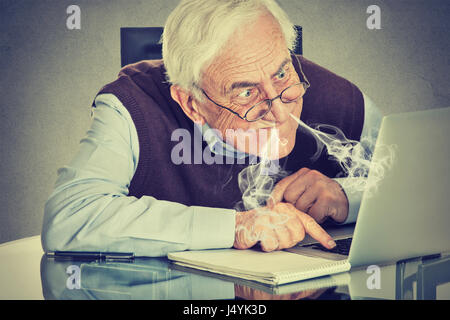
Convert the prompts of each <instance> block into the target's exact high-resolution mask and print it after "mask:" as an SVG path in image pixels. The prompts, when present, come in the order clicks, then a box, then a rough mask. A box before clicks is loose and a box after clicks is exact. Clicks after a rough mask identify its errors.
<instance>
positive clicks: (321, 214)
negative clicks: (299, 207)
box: [308, 199, 329, 224]
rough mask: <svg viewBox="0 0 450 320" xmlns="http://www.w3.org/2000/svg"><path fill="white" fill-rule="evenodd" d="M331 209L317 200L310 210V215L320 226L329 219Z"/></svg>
mask: <svg viewBox="0 0 450 320" xmlns="http://www.w3.org/2000/svg"><path fill="white" fill-rule="evenodd" d="M328 208H329V207H328V206H327V205H326V204H325V203H324V201H320V199H319V200H317V201H316V202H315V203H314V204H313V206H312V207H311V208H310V209H309V210H308V214H309V215H310V216H311V217H313V218H314V220H316V221H317V222H318V223H319V224H321V223H323V222H324V221H325V220H326V219H327V217H328V214H327V212H328V210H329V209H328Z"/></svg>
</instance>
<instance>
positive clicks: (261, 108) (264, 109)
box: [246, 101, 270, 121]
mask: <svg viewBox="0 0 450 320" xmlns="http://www.w3.org/2000/svg"><path fill="white" fill-rule="evenodd" d="M269 109H270V108H269V103H268V102H267V101H264V102H262V103H260V104H257V105H256V106H254V107H253V108H252V109H250V110H249V111H248V113H247V117H246V118H247V121H256V120H259V119H261V118H262V117H264V116H265V115H266V114H267V113H268V112H269Z"/></svg>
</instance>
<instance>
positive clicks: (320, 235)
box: [297, 210, 336, 249]
mask: <svg viewBox="0 0 450 320" xmlns="http://www.w3.org/2000/svg"><path fill="white" fill-rule="evenodd" d="M297 217H298V218H299V219H300V221H301V222H302V223H303V227H304V228H305V231H306V233H307V234H309V235H310V236H311V237H312V238H314V239H316V240H317V241H319V242H320V243H321V244H322V245H323V246H324V247H325V248H328V249H332V248H334V247H335V246H336V243H335V242H334V241H333V238H332V237H331V236H330V235H329V234H328V233H327V232H326V231H325V230H324V229H323V228H322V227H321V226H320V225H319V224H318V223H317V222H316V220H314V218H313V217H311V216H309V215H308V214H306V213H304V212H302V211H300V210H297Z"/></svg>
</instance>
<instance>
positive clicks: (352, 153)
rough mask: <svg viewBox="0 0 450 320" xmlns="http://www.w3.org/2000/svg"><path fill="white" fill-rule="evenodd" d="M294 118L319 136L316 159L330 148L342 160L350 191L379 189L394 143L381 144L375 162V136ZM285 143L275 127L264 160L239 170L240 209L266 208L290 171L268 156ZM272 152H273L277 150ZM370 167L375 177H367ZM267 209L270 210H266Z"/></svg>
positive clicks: (390, 159) (392, 154)
mask: <svg viewBox="0 0 450 320" xmlns="http://www.w3.org/2000/svg"><path fill="white" fill-rule="evenodd" d="M291 117H292V118H293V119H294V120H295V121H297V122H298V124H299V129H305V130H307V131H308V132H309V133H310V134H311V135H312V136H313V137H314V138H315V140H316V142H317V151H316V153H315V154H314V155H313V157H312V160H313V161H314V160H316V159H317V158H318V157H319V156H320V155H321V154H322V151H323V149H324V148H326V149H327V153H328V154H329V156H330V158H333V159H334V160H335V161H337V163H339V165H340V166H341V168H342V170H343V174H342V177H346V179H340V181H339V182H340V183H341V185H342V187H343V188H344V189H345V190H346V191H347V192H363V191H364V192H365V193H366V195H365V196H370V195H371V194H372V193H373V192H374V191H376V188H377V186H378V182H379V181H380V180H381V179H383V177H384V174H385V171H386V169H387V168H389V167H390V166H391V165H392V163H393V160H394V147H393V146H380V145H379V146H378V147H377V148H383V149H385V150H383V155H384V156H383V157H381V158H379V159H377V161H376V163H375V162H374V161H372V153H371V152H370V151H368V150H373V147H374V145H375V142H376V141H375V138H371V137H372V135H368V137H366V138H362V139H361V141H354V140H349V139H347V138H346V137H345V135H344V133H343V132H342V131H341V130H340V129H339V128H336V127H334V126H331V125H325V124H322V125H318V126H316V129H313V128H311V127H309V126H308V125H306V124H305V123H304V122H303V121H301V120H300V119H298V118H296V117H295V116H293V115H292V114H291ZM322 130H326V131H328V132H330V133H328V132H324V131H322ZM281 142H284V141H280V139H279V137H278V131H277V130H275V129H273V130H271V136H270V139H269V142H268V143H267V144H266V146H265V147H264V150H263V152H262V153H261V155H260V158H261V161H260V162H259V163H257V164H253V165H250V166H248V167H246V168H245V169H243V170H242V171H241V172H240V173H239V175H238V184H239V189H240V190H241V192H242V201H240V202H239V203H238V204H237V205H236V210H238V211H248V210H252V209H256V208H261V207H264V206H265V205H266V202H267V200H268V199H269V197H270V195H271V192H272V190H273V188H274V187H275V183H276V182H277V181H278V180H280V178H283V177H286V176H287V175H288V174H290V173H288V172H285V171H284V170H282V169H281V167H280V166H279V165H278V162H277V161H273V160H269V159H268V158H269V157H267V156H265V155H268V154H269V153H268V152H269V148H272V147H276V146H277V145H278V144H279V143H281ZM281 144H285V143H281ZM271 152H272V153H271V154H273V150H271ZM299 169H300V168H299ZM369 170H370V171H371V172H370V175H371V177H370V179H367V176H368V174H369ZM264 212H265V213H266V210H264Z"/></svg>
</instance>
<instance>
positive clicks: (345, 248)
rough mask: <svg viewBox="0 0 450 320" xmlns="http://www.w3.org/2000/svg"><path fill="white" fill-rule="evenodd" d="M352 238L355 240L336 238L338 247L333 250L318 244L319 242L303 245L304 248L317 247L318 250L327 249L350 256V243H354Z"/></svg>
mask: <svg viewBox="0 0 450 320" xmlns="http://www.w3.org/2000/svg"><path fill="white" fill-rule="evenodd" d="M352 240H353V239H352V238H347V239H341V240H335V241H334V242H336V247H334V248H333V249H331V250H330V249H327V248H325V247H324V246H322V245H321V244H318V243H315V244H310V245H306V246H303V248H311V249H317V250H321V251H325V252H332V253H337V254H341V255H344V256H348V254H349V252H350V245H351V244H352Z"/></svg>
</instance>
